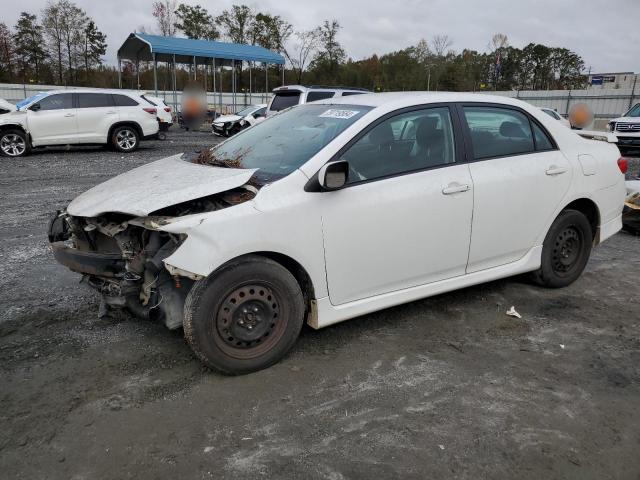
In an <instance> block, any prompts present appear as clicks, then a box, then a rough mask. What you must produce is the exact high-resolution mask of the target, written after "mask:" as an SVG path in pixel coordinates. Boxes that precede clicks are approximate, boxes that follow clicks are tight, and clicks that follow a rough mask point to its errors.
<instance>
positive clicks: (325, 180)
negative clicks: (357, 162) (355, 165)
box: [318, 160, 349, 190]
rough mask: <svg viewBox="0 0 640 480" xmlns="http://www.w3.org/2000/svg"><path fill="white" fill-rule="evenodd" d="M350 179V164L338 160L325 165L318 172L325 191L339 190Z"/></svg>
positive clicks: (319, 180) (319, 181)
mask: <svg viewBox="0 0 640 480" xmlns="http://www.w3.org/2000/svg"><path fill="white" fill-rule="evenodd" d="M348 179H349V162H347V161H346V160H338V161H337V162H331V163H327V164H326V165H324V166H323V167H322V168H321V169H320V171H319V172H318V183H320V186H321V187H322V189H323V190H338V189H339V188H342V187H344V186H345V184H346V183H347V180H348Z"/></svg>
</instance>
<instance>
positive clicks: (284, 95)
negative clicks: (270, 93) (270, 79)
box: [269, 91, 300, 112]
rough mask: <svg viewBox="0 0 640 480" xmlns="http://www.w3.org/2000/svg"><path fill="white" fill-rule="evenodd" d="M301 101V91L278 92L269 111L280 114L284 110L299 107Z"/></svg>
mask: <svg viewBox="0 0 640 480" xmlns="http://www.w3.org/2000/svg"><path fill="white" fill-rule="evenodd" d="M299 101H300V92H299V91H290V92H278V93H276V96H275V97H273V101H272V102H271V107H269V110H271V111H272V112H279V111H280V110H284V109H285V108H289V107H293V106H294V105H297V104H298V103H299Z"/></svg>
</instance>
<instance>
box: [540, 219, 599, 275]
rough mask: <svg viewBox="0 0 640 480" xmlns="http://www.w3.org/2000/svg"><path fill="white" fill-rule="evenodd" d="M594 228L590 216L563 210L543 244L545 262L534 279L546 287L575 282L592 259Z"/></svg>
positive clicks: (543, 261)
mask: <svg viewBox="0 0 640 480" xmlns="http://www.w3.org/2000/svg"><path fill="white" fill-rule="evenodd" d="M592 243H593V232H592V229H591V224H590V223H589V220H588V219H587V217H586V216H585V215H584V214H583V213H581V212H578V211H577V210H564V211H563V212H561V213H560V215H558V218H556V219H555V221H554V222H553V224H552V225H551V228H550V229H549V232H548V233H547V236H546V237H545V239H544V243H543V244H542V262H541V265H540V268H539V269H538V270H536V271H535V272H533V280H534V281H535V282H536V283H537V284H538V285H542V286H544V287H549V288H560V287H566V286H567V285H570V284H572V283H573V282H575V281H576V280H577V279H578V277H579V276H580V275H581V274H582V271H583V270H584V268H585V267H586V265H587V262H588V261H589V255H590V254H591V245H592Z"/></svg>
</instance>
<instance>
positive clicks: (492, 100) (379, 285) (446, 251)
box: [49, 92, 625, 374]
mask: <svg viewBox="0 0 640 480" xmlns="http://www.w3.org/2000/svg"><path fill="white" fill-rule="evenodd" d="M605 140H606V138H605ZM618 158H619V152H618V149H617V148H616V147H615V146H614V145H612V144H610V143H608V142H606V141H597V140H587V139H584V138H581V137H580V136H578V135H577V134H576V133H575V132H573V131H571V130H569V129H567V128H565V127H564V126H562V125H561V124H560V123H559V122H557V121H555V120H553V119H552V118H550V117H548V116H547V115H546V114H544V113H543V112H541V111H540V110H539V109H537V108H535V107H532V106H530V105H528V104H526V103H523V102H521V101H518V100H514V99H508V98H503V97H489V96H485V95H473V94H463V93H459V94H458V93H455V94H454V93H451V94H446V93H442V94H433V93H415V92H414V93H390V94H375V95H373V94H371V95H359V96H355V97H346V98H337V99H329V100H325V101H322V102H316V103H313V104H305V105H300V106H297V107H294V108H292V109H290V110H288V111H285V112H282V113H281V114H279V115H276V116H274V117H273V118H270V119H269V120H268V121H265V122H262V123H260V124H259V125H256V126H255V127H253V128H250V129H248V130H246V131H243V132H241V133H240V134H238V135H237V136H235V137H232V138H231V139H229V140H227V141H225V142H224V143H221V144H220V145H218V146H216V147H214V148H213V149H211V150H206V151H204V152H203V153H201V154H200V155H198V156H195V155H194V156H192V157H189V156H182V157H181V156H175V157H170V158H167V159H164V160H160V161H158V162H155V163H151V164H148V165H145V166H143V167H140V168H137V169H135V170H133V171H131V172H129V173H126V174H124V175H121V176H119V177H116V178H114V179H112V180H110V181H108V182H106V183H104V184H102V185H98V186H97V187H95V188H93V189H91V190H89V191H88V192H86V193H84V194H82V195H80V196H79V197H78V198H76V199H75V200H74V201H73V202H71V204H70V205H69V206H68V208H67V209H66V210H65V211H62V212H58V213H57V214H56V216H55V217H54V219H53V221H52V223H51V226H50V230H49V236H50V240H51V242H52V247H53V252H54V255H55V257H56V259H57V260H58V261H59V262H60V263H62V264H63V265H66V266H67V267H69V268H70V269H71V270H73V271H76V272H79V273H81V274H83V275H84V276H85V277H86V279H87V282H88V283H89V284H90V285H91V286H93V287H94V288H96V289H97V290H98V291H99V292H100V293H101V294H102V301H103V305H102V309H103V310H105V309H108V308H114V307H124V308H127V309H128V310H129V311H131V312H132V313H134V314H136V315H138V316H140V317H143V318H149V317H155V318H158V319H160V320H161V321H163V322H164V323H165V324H166V325H167V327H169V328H179V327H183V328H184V333H185V336H186V338H187V340H188V342H189V343H190V345H191V346H192V348H193V350H194V351H195V352H196V354H197V355H198V356H199V358H200V359H202V361H203V362H204V363H205V364H207V365H208V366H210V367H214V368H217V369H219V370H221V371H223V372H227V373H233V374H238V373H246V372H250V371H254V370H257V369H261V368H264V367H266V366H269V365H271V364H273V363H275V362H276V361H278V360H279V359H280V358H282V357H283V356H284V355H285V354H286V352H287V351H288V350H289V349H290V348H291V347H292V345H293V344H294V342H295V341H296V338H297V337H298V334H299V332H300V329H301V328H302V325H303V322H304V321H305V319H306V321H307V322H308V323H309V324H310V325H311V326H312V327H313V328H321V327H325V326H327V325H331V324H333V323H336V322H339V321H342V320H346V319H349V318H352V317H356V316H359V315H363V314H366V313H368V312H372V311H376V310H380V309H383V308H386V307H390V306H393V305H398V304H401V303H405V302H409V301H412V300H416V299H419V298H423V297H427V296H431V295H435V294H439V293H442V292H446V291H450V290H454V289H458V288H462V287H466V286H469V285H473V284H477V283H482V282H486V281H490V280H494V279H497V278H502V277H507V276H511V275H515V274H520V273H523V272H533V278H534V280H535V281H536V282H537V283H539V284H541V285H545V286H548V287H562V286H565V285H568V284H570V283H571V282H573V281H574V280H576V279H577V278H578V277H579V275H580V274H581V272H582V271H583V269H584V267H585V265H586V263H587V261H588V258H589V254H590V251H591V247H592V246H593V245H597V244H598V243H599V242H602V241H603V240H605V239H607V238H608V237H610V236H612V235H613V234H615V233H616V232H617V231H618V230H619V229H620V228H621V213H622V208H623V202H624V199H625V184H624V175H623V174H622V172H621V169H622V165H618V162H617V161H618Z"/></svg>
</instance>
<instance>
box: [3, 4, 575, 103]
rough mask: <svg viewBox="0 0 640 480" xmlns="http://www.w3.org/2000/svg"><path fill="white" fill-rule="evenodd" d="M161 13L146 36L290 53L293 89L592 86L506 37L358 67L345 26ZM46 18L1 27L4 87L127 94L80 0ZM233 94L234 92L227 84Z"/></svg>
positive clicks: (560, 55)
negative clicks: (343, 38)
mask: <svg viewBox="0 0 640 480" xmlns="http://www.w3.org/2000/svg"><path fill="white" fill-rule="evenodd" d="M151 13H152V15H153V18H154V25H153V26H146V25H142V26H139V27H138V28H137V30H138V31H141V32H146V33H155V34H159V35H164V36H178V35H182V36H185V37H187V38H193V39H205V40H221V41H229V42H234V43H242V44H250V45H260V46H263V47H265V48H267V49H269V50H272V51H275V52H277V53H280V54H282V55H283V56H284V57H285V59H286V80H285V82H286V83H306V84H325V85H338V84H340V85H350V86H356V87H364V88H368V89H370V90H373V91H394V90H452V91H478V90H514V89H517V90H540V89H574V88H582V87H584V86H585V85H586V77H585V75H583V74H582V72H583V70H584V61H583V59H582V58H581V57H580V56H579V55H578V54H576V53H575V52H572V51H571V50H569V49H566V48H557V47H549V46H545V45H541V44H534V43H531V44H529V45H526V46H525V47H523V48H518V47H515V46H512V45H510V43H509V39H508V38H507V36H506V35H504V34H500V33H498V34H495V35H493V37H492V38H491V39H489V42H488V44H487V46H486V47H485V49H484V51H477V50H473V49H463V50H462V51H459V52H458V51H455V50H453V49H452V48H451V47H452V45H453V39H452V38H451V37H449V36H448V35H433V36H431V37H430V38H429V40H427V39H426V38H425V39H422V40H420V41H419V42H418V43H417V44H416V45H413V46H407V47H406V48H403V49H401V50H398V51H394V52H389V53H385V54H383V55H377V54H374V55H371V56H370V57H368V58H364V59H360V60H354V59H352V58H350V57H349V56H348V55H347V52H346V51H345V49H344V47H343V46H342V44H341V43H340V40H339V37H340V32H341V30H342V26H341V25H340V23H339V21H338V20H335V19H328V20H324V21H323V22H322V23H320V25H318V26H317V27H315V28H312V29H309V30H299V29H296V28H295V27H294V26H293V25H292V24H291V23H290V22H289V21H288V20H287V19H285V18H283V17H281V16H280V15H273V14H271V13H269V12H264V11H257V10H255V9H253V8H251V7H249V6H247V5H233V6H232V7H231V8H229V9H226V10H222V11H221V12H218V13H217V14H213V13H211V12H209V11H208V10H207V9H206V8H204V7H202V6H201V5H187V4H184V3H180V4H178V2H177V1H176V0H161V1H155V2H154V3H153V4H152V11H151ZM40 19H41V20H39V18H38V15H37V14H34V13H29V12H22V13H21V15H20V18H19V20H18V22H17V23H16V25H15V26H14V27H13V28H10V27H8V26H7V25H5V24H4V23H0V82H13V83H53V84H59V85H87V86H98V87H116V86H117V81H118V80H117V79H118V75H117V70H116V69H115V67H113V66H105V65H104V64H103V56H104V55H105V52H106V48H107V43H106V35H105V34H103V33H102V32H101V31H100V30H99V29H98V27H97V25H96V22H95V21H94V20H93V19H91V18H90V17H89V16H88V15H87V13H86V12H85V11H84V10H82V9H81V8H79V7H78V6H77V5H75V4H74V3H73V2H72V1H71V0H57V1H50V2H49V3H48V4H47V6H46V7H45V8H44V9H43V11H42V12H41V13H40ZM122 40H124V39H122ZM150 68H151V67H150V65H149V64H142V65H141V72H140V75H139V78H140V85H136V83H137V81H138V75H137V74H135V75H134V73H133V65H132V64H128V63H126V62H125V64H124V67H123V71H124V73H123V76H124V85H123V86H128V87H130V88H136V87H138V86H139V87H140V88H144V89H149V88H152V84H151V83H152V75H150ZM188 68H189V67H185V68H182V69H179V70H178V75H177V77H178V87H179V88H182V86H184V85H185V84H186V83H187V82H189V78H190V76H189V71H188ZM237 68H238V71H237V74H238V79H239V85H240V90H246V88H248V83H249V82H248V78H247V76H248V72H247V69H246V68H244V69H243V66H242V65H240V64H239V65H238V66H237ZM254 68H258V69H261V68H264V67H262V66H260V65H258V66H254ZM263 71H264V70H263ZM165 73H166V72H165ZM265 73H266V74H267V75H270V85H271V86H275V85H278V84H279V82H280V75H279V73H278V72H277V71H276V70H275V69H268V70H267V71H266V72H265ZM134 77H135V82H134ZM226 82H229V79H227V80H226ZM164 83H166V82H164ZM255 84H256V82H254V85H255ZM167 86H168V85H163V87H165V88H166V87H167ZM223 88H227V89H228V88H230V85H226V86H225V85H224V82H223ZM260 88H264V87H259V86H257V85H256V86H255V87H254V91H260Z"/></svg>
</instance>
